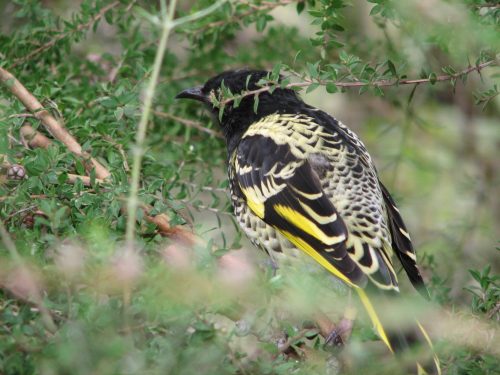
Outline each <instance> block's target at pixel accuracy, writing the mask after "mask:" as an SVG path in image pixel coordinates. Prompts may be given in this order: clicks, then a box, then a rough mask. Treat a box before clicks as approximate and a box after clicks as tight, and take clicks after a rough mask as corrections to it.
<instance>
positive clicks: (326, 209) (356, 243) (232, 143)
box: [178, 70, 425, 351]
mask: <svg viewBox="0 0 500 375" xmlns="http://www.w3.org/2000/svg"><path fill="white" fill-rule="evenodd" d="M267 75H268V73H267V72H265V71H248V70H239V71H229V72H224V73H222V74H220V75H218V76H216V77H214V78H212V79H210V80H209V81H208V82H207V83H206V84H205V85H204V86H202V87H197V88H193V89H188V90H185V91H183V92H182V93H181V94H179V95H178V97H179V98H192V99H196V100H200V101H203V102H205V103H207V104H208V106H209V108H211V109H212V111H213V113H214V115H215V114H218V109H217V108H214V107H213V106H212V105H211V102H210V100H209V97H210V95H212V94H213V93H215V94H216V95H217V93H218V90H219V89H220V88H221V86H222V85H224V86H225V87H227V88H229V89H230V91H231V92H232V93H239V92H242V91H248V90H254V89H257V88H258V85H257V82H259V80H261V79H262V78H265V77H266V76H267ZM220 124H221V127H222V130H223V131H224V135H225V138H226V141H227V146H228V161H229V163H228V164H229V180H230V187H231V199H232V203H233V207H234V212H235V215H236V217H237V219H238V222H239V224H240V225H241V227H242V229H243V231H244V232H245V233H246V235H247V236H248V237H249V238H250V240H251V241H252V242H253V243H254V244H255V245H257V246H259V247H261V248H263V249H264V250H265V251H266V252H268V253H269V254H270V255H272V254H273V253H274V252H287V251H289V250H297V249H298V250H301V251H303V252H305V253H306V254H307V255H309V256H310V257H312V258H313V259H314V260H315V261H316V262H318V263H319V264H321V265H322V266H323V267H324V268H325V269H327V270H328V271H329V272H331V273H332V274H333V275H335V276H336V277H338V278H339V279H341V280H342V281H343V282H345V283H346V284H348V285H349V286H351V287H353V288H354V289H355V290H356V291H357V292H358V294H359V296H360V299H361V301H362V303H363V304H364V306H365V308H366V310H367V312H368V314H369V316H370V318H371V319H372V322H373V323H374V325H375V329H376V331H377V333H378V334H379V336H380V337H381V339H382V340H383V341H384V342H385V344H386V345H387V346H388V347H389V349H390V350H391V351H392V350H393V345H392V343H391V341H390V340H389V338H388V334H387V333H386V332H385V330H384V327H383V325H382V323H381V322H380V319H379V318H378V316H377V314H376V312H375V309H374V307H373V305H372V303H371V302H370V299H369V298H368V296H367V294H366V293H365V291H364V288H365V286H366V285H367V283H371V284H373V285H375V286H376V287H378V288H379V289H382V290H387V291H393V292H397V291H398V279H397V275H396V272H395V269H394V268H395V267H394V263H393V262H394V258H397V259H399V261H400V262H401V264H402V265H403V267H404V269H405V271H406V273H407V275H408V277H409V279H410V280H411V282H412V283H413V285H415V286H416V287H417V288H418V289H419V290H420V291H421V292H422V291H423V292H425V287H424V284H423V280H422V277H421V275H420V272H419V270H418V268H417V265H416V255H415V251H414V250H413V247H412V244H411V240H410V236H409V234H408V231H407V229H406V227H405V225H404V223H403V220H402V218H401V215H400V213H399V211H398V209H397V207H396V205H395V203H394V201H393V200H392V198H391V196H390V195H389V193H388V191H387V189H386V188H385V187H384V186H383V185H382V183H381V182H380V180H379V179H378V176H377V171H376V168H375V166H374V164H373V162H372V159H371V157H370V155H369V154H368V152H367V150H366V148H365V146H364V145H363V143H362V142H361V141H360V140H359V138H358V137H357V136H356V134H354V133H353V132H352V131H351V130H349V129H348V128H347V127H346V126H344V125H343V124H342V123H341V122H340V121H338V120H336V119H335V118H333V117H331V116H330V115H328V114H327V113H325V112H323V111H321V110H319V109H316V108H314V107H311V106H309V105H307V104H305V103H304V102H303V101H302V100H301V99H300V98H299V97H298V96H297V94H296V92H295V91H293V90H290V89H281V88H277V89H275V90H273V91H272V93H270V92H266V91H264V92H261V93H260V94H259V102H258V106H257V109H256V110H255V108H254V97H253V96H246V97H244V98H243V99H242V100H241V102H240V103H239V105H233V104H231V103H229V104H227V105H226V106H225V108H224V111H223V113H222V117H221V119H220Z"/></svg>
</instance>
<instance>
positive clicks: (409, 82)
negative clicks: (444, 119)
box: [219, 60, 497, 105]
mask: <svg viewBox="0 0 500 375" xmlns="http://www.w3.org/2000/svg"><path fill="white" fill-rule="evenodd" d="M496 63H497V60H489V61H486V62H484V63H482V64H479V65H475V66H470V67H468V68H466V69H464V70H462V71H460V72H458V73H456V74H446V75H441V76H437V77H435V78H419V79H401V80H398V79H382V80H379V81H373V82H358V81H356V82H342V81H325V80H315V81H313V80H307V81H304V82H292V83H289V84H288V85H286V86H285V87H284V88H287V89H293V88H297V87H301V88H305V87H309V86H311V85H313V84H320V85H326V84H327V83H333V84H334V85H335V86H337V87H345V88H352V87H363V86H373V87H388V86H400V85H420V84H423V83H430V82H431V81H432V82H444V81H451V80H452V79H457V78H460V77H462V76H465V75H468V74H469V73H472V72H475V71H477V72H478V73H480V71H481V70H482V69H484V68H486V67H487V66H490V65H495V64H496ZM271 88H272V86H264V87H261V88H259V89H255V90H250V91H243V92H242V93H240V94H238V95H235V98H236V97H237V98H243V97H246V96H250V95H259V94H260V93H263V92H267V91H269V90H270V89H271ZM235 98H227V99H223V100H221V101H220V103H219V105H225V104H228V103H230V102H232V101H233V100H234V99H235Z"/></svg>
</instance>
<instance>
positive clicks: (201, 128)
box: [153, 111, 224, 139]
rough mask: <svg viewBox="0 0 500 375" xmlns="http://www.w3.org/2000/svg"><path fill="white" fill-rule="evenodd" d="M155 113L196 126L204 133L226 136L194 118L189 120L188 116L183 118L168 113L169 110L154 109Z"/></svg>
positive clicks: (218, 136)
mask: <svg viewBox="0 0 500 375" xmlns="http://www.w3.org/2000/svg"><path fill="white" fill-rule="evenodd" d="M153 113H154V114H155V115H156V116H158V117H163V118H168V119H170V120H174V121H177V122H179V123H181V124H182V125H185V126H187V127H188V128H195V129H197V130H199V131H202V132H204V133H207V134H210V135H213V136H214V137H216V138H220V139H224V136H223V135H222V133H220V132H218V131H215V130H212V129H209V128H207V127H205V126H203V124H201V123H200V122H198V121H193V120H189V119H186V118H182V117H179V116H176V115H172V114H171V113H167V112H161V111H153Z"/></svg>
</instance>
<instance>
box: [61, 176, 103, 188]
mask: <svg viewBox="0 0 500 375" xmlns="http://www.w3.org/2000/svg"><path fill="white" fill-rule="evenodd" d="M67 176H68V179H67V180H66V182H67V183H69V184H75V183H76V181H78V180H81V181H82V183H83V186H92V184H91V179H90V177H89V176H80V175H77V174H73V173H68V174H67ZM95 183H96V184H102V183H104V180H103V179H100V178H96V179H95Z"/></svg>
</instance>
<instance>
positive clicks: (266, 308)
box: [0, 0, 500, 374]
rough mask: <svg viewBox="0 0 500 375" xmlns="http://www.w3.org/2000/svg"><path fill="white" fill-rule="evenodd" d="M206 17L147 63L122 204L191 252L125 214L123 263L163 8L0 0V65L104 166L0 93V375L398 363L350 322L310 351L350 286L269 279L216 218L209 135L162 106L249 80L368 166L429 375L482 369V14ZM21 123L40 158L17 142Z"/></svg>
mask: <svg viewBox="0 0 500 375" xmlns="http://www.w3.org/2000/svg"><path fill="white" fill-rule="evenodd" d="M213 4H214V2H213V1H209V0H202V1H191V0H182V1H178V2H177V9H176V13H175V18H176V19H177V20H179V19H181V20H183V22H182V23H179V24H178V25H176V27H175V28H174V30H173V32H172V33H171V35H170V39H169V41H168V49H167V52H166V55H165V58H164V60H163V63H162V66H161V75H160V80H159V82H158V84H157V86H156V94H155V97H154V105H153V113H152V116H151V118H150V121H149V128H148V132H147V150H146V153H145V156H144V160H143V163H142V169H141V179H140V183H141V184H140V190H139V194H138V196H139V199H140V201H141V202H142V203H144V204H148V205H150V206H151V207H152V208H151V210H150V211H149V212H147V214H149V215H151V216H154V215H157V214H165V215H167V216H168V219H169V225H170V226H171V227H172V228H187V229H189V230H192V231H194V233H196V235H197V236H198V239H196V240H193V241H190V240H186V238H183V237H182V236H179V235H176V234H175V233H176V232H175V231H174V230H172V231H171V232H169V233H165V232H161V231H159V230H158V227H157V226H156V225H155V224H154V223H152V222H151V221H148V220H146V218H145V215H144V214H143V211H142V210H139V211H138V217H137V238H136V246H135V248H134V249H133V251H130V249H129V250H124V243H123V238H124V231H125V222H126V217H125V214H124V210H123V207H124V204H125V201H126V199H127V193H128V189H129V183H128V179H129V175H130V167H129V164H130V163H131V160H132V155H133V152H134V148H135V146H134V142H135V141H134V139H135V134H136V126H137V123H138V121H139V117H140V114H141V102H142V99H143V95H144V88H145V84H146V83H147V81H148V79H149V77H150V74H151V69H152V66H153V61H154V58H155V54H156V52H157V47H158V40H159V36H160V32H161V28H160V27H159V26H158V25H159V24H161V22H162V17H163V16H162V14H163V13H162V12H163V11H164V7H165V4H164V2H161V1H160V2H151V1H130V0H127V1H125V0H123V1H107V0H106V1H101V0H98V1H67V0H44V1H34V0H15V1H1V0H0V10H1V13H0V14H1V16H0V67H1V68H3V69H5V70H8V71H9V72H10V73H12V74H13V75H14V76H15V77H16V78H17V79H18V80H19V81H20V82H21V83H23V84H24V85H25V86H26V87H27V89H28V90H29V91H30V92H32V93H33V95H35V96H36V97H37V98H38V100H39V101H40V102H41V103H42V104H43V105H44V107H45V108H47V109H49V111H50V113H51V114H52V115H53V116H54V117H55V118H56V119H58V121H59V122H60V123H63V124H64V126H65V127H66V128H67V129H68V130H69V131H70V132H71V134H73V135H74V136H75V138H76V139H77V140H78V141H79V142H80V144H81V145H82V147H83V149H84V150H85V151H87V152H89V153H90V154H91V155H92V156H93V157H94V158H95V159H96V160H98V161H99V162H100V163H101V164H103V165H104V166H105V167H106V168H107V169H108V170H109V171H110V172H111V178H110V180H109V181H107V182H105V183H102V184H100V183H98V182H96V181H95V173H94V172H88V171H87V170H86V169H85V163H84V162H83V161H82V159H81V158H79V157H77V156H75V155H74V154H72V153H71V152H70V151H69V150H68V149H67V147H66V146H65V145H64V144H63V143H60V142H58V141H56V140H54V139H53V137H52V136H51V135H50V134H49V133H48V132H47V131H46V130H45V128H44V126H43V125H42V124H41V123H40V121H39V120H38V119H37V118H36V117H34V116H32V115H30V113H29V112H28V111H27V110H26V109H25V108H24V106H23V105H22V104H21V102H20V101H19V100H18V99H17V98H16V97H15V96H13V95H12V94H11V93H10V91H9V82H6V84H5V85H4V86H3V87H2V89H1V91H0V94H1V96H0V162H1V163H2V169H1V172H2V174H1V177H0V218H1V220H2V222H3V226H5V228H6V229H7V231H8V233H9V235H7V233H3V235H2V239H3V243H2V245H0V246H2V247H1V251H0V286H1V290H0V372H1V373H4V374H31V373H40V374H65V373H72V374H88V373H96V374H116V373H138V374H139V373H140V374H156V373H158V374H165V373H171V374H198V373H200V372H201V373H203V374H284V373H287V374H288V373H294V374H314V373H318V374H323V373H328V374H336V373H352V374H356V373H359V371H362V373H364V374H388V373H401V372H402V370H401V368H400V367H398V366H400V365H401V361H394V359H393V358H391V357H390V356H389V355H388V354H387V353H385V352H384V351H383V350H382V349H383V348H382V345H381V344H380V342H373V341H374V340H376V338H375V337H374V335H373V333H372V332H371V329H370V327H369V325H367V324H366V322H363V319H360V322H357V323H356V326H355V331H354V333H353V337H352V340H351V342H350V343H349V345H347V346H346V348H345V349H344V350H343V351H341V352H339V351H337V350H332V349H331V348H324V347H323V340H322V338H321V337H320V336H318V335H317V329H316V327H315V326H314V325H312V324H311V323H310V320H312V318H313V313H314V312H315V311H316V310H317V309H318V307H319V306H320V307H321V309H322V310H323V311H324V312H326V313H328V314H329V315H330V317H331V318H332V319H334V320H335V318H336V317H337V318H338V317H339V315H340V314H342V311H343V308H344V307H345V304H346V301H345V290H343V289H342V288H339V286H338V285H337V284H335V283H334V282H332V280H330V279H329V278H328V277H327V276H326V275H325V274H324V273H323V272H316V269H315V268H314V267H313V266H311V265H310V264H308V263H307V262H305V263H297V264H293V265H291V266H289V265H287V264H284V265H283V266H282V268H281V269H280V270H279V271H278V273H277V274H276V275H275V274H273V272H272V270H271V269H270V267H269V264H268V262H267V260H266V257H265V255H264V254H261V253H259V252H257V251H256V250H255V249H254V248H253V246H252V245H250V244H249V243H248V242H247V241H246V240H245V239H244V238H242V236H241V234H240V233H239V231H238V228H237V227H236V226H235V225H234V223H233V221H232V218H231V213H230V211H231V209H230V204H229V202H228V198H227V193H226V187H227V180H226V174H225V158H226V153H225V145H224V143H223V140H222V139H221V137H220V133H219V129H218V128H217V125H216V124H215V123H214V122H213V120H212V119H211V118H210V117H209V116H208V115H207V113H206V112H204V111H203V110H202V109H201V108H200V107H199V106H197V105H195V103H186V102H176V101H175V100H174V96H175V95H176V94H177V93H178V92H179V91H181V90H182V89H185V88H186V87H191V86H193V85H197V84H200V83H203V82H204V81H205V80H206V79H207V78H209V77H211V76H213V75H215V74H217V73H219V72H221V71H222V70H225V69H230V68H240V67H250V68H263V69H269V70H272V69H274V70H275V71H278V69H279V70H281V72H282V74H284V76H285V77H289V78H290V80H291V81H290V82H296V83H297V82H308V84H307V87H306V88H304V90H302V91H301V95H302V97H303V98H304V100H306V101H307V102H308V103H309V104H312V105H315V106H317V107H320V108H321V109H324V110H325V111H327V112H329V113H331V114H333V115H334V116H336V117H337V118H338V119H340V120H342V121H343V122H344V123H346V124H348V126H350V127H351V128H352V129H353V130H354V131H356V132H357V133H358V134H359V135H360V136H361V138H362V139H363V141H364V142H365V144H366V146H367V148H368V149H369V150H370V152H371V155H372V156H373V157H374V159H375V161H376V164H377V166H378V169H379V173H380V175H381V178H382V181H385V183H386V185H388V187H389V190H390V191H392V192H393V194H394V196H395V198H396V201H397V202H398V203H399V206H400V208H401V210H402V212H403V217H404V218H405V219H406V221H407V226H408V227H409V229H410V232H411V234H412V237H413V240H414V242H415V247H416V249H417V253H418V257H419V261H420V263H421V264H422V270H423V273H424V275H425V278H426V280H427V281H428V285H429V289H430V291H431V294H432V302H433V303H432V306H427V305H426V304H425V303H423V302H422V301H420V299H419V297H418V295H416V294H415V293H414V292H413V291H412V290H411V288H410V287H403V292H404V293H403V294H404V295H406V296H407V297H406V298H405V299H402V303H399V304H398V305H394V306H390V309H389V310H390V311H387V313H388V314H389V313H391V311H392V313H393V314H394V311H396V315H399V316H405V313H404V312H405V311H408V310H405V309H411V310H415V309H416V310H418V311H420V310H421V311H422V316H423V317H424V318H425V319H424V321H426V322H427V326H428V328H429V330H430V331H431V333H432V335H433V337H434V338H435V341H436V348H437V350H438V352H439V354H440V357H441V360H442V364H443V368H444V369H445V371H446V373H448V374H494V373H498V363H499V347H500V345H499V338H498V322H499V319H500V313H499V306H500V303H499V294H500V292H499V286H498V283H499V282H498V268H499V257H498V240H499V222H500V198H499V197H500V194H499V189H498V186H500V181H499V163H500V159H499V158H498V150H499V147H500V132H499V125H500V117H499V114H500V97H499V96H498V82H499V80H498V77H499V74H500V70H499V68H498V56H499V55H498V54H499V52H500V48H499V47H500V27H499V26H500V5H499V3H498V2H497V1H494V0H492V1H488V0H448V1H439V0H425V1H416V0H412V1H405V2H399V1H389V0H369V1H364V0H351V1H343V0H316V1H311V0H308V1H293V0H269V1H264V0H262V1H244V0H242V1H237V0H234V1H219V2H216V3H215V4H216V6H214V7H212V8H210V7H211V6H212V5H213ZM169 5H171V4H169ZM206 9H210V12H205V13H206V14H204V15H203V17H200V18H197V19H195V20H190V19H189V18H183V17H186V16H189V15H193V14H196V12H197V11H203V10H206ZM474 67H476V68H477V69H475V68H474ZM479 67H484V68H483V69H480V68H479ZM469 68H472V69H469ZM466 70H468V71H467V72H466V73H463V72H465V71H466ZM462 73H463V74H462ZM408 79H422V80H423V82H422V83H421V84H419V85H416V84H404V81H405V80H408ZM384 82H385V84H387V85H385V84H384V85H385V86H384V85H381V84H380V83H384ZM352 86H355V87H352ZM26 125H29V126H31V127H32V128H33V129H36V130H38V131H39V132H40V133H42V134H45V135H46V136H47V137H49V138H50V139H51V140H52V145H51V146H49V147H47V148H37V147H30V146H29V140H27V139H25V137H23V136H22V135H21V133H20V130H21V128H22V127H24V126H26ZM13 166H15V167H16V169H14V170H13V169H12V168H13ZM71 174H77V175H88V176H90V182H89V183H85V184H84V183H83V181H82V180H76V181H73V180H71V178H70V175H71ZM16 176H17V178H16ZM165 234H168V235H165ZM9 238H11V239H12V241H13V242H12V243H10V242H9ZM401 278H402V279H404V275H402V277H401ZM403 284H404V282H403ZM311 291H314V292H311ZM422 304H423V305H422ZM406 315H408V314H406ZM403 320H404V319H403ZM401 324H403V323H401ZM410 360H411V359H410ZM403 363H404V360H403Z"/></svg>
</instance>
